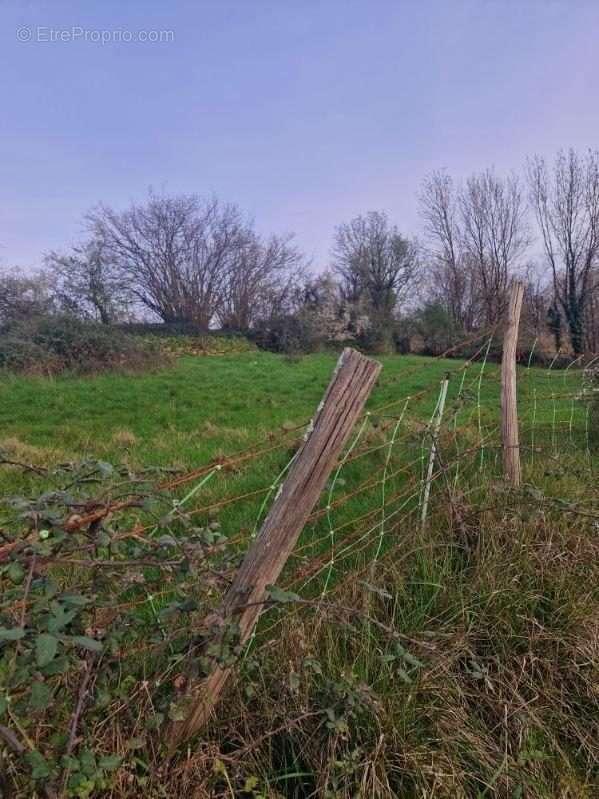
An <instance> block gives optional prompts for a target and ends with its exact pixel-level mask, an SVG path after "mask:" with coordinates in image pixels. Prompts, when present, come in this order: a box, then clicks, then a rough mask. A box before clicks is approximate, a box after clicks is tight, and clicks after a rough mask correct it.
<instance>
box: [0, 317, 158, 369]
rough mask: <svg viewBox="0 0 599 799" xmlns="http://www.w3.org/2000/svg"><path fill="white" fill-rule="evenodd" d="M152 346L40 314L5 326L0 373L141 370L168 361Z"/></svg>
mask: <svg viewBox="0 0 599 799" xmlns="http://www.w3.org/2000/svg"><path fill="white" fill-rule="evenodd" d="M164 357H165V354H164V353H162V351H161V350H160V349H159V347H158V346H157V345H155V344H153V343H152V342H148V341H147V340H146V341H142V340H141V339H139V338H134V337H133V336H129V335H127V334H126V333H123V332H122V331H121V330H119V329H117V328H114V327H110V326H107V325H101V324H98V323H95V322H89V321H84V320H81V319H77V318H76V317H73V316H68V315H49V316H38V317H33V318H31V319H26V320H25V319H20V320H18V321H16V322H12V323H8V324H6V325H4V327H3V329H2V330H1V331H0V369H5V370H7V371H14V372H24V373H28V374H45V375H49V374H56V373H59V372H62V371H74V372H82V373H90V372H98V371H103V370H105V369H124V370H138V369H147V368H150V367H152V366H154V365H158V364H163V363H164Z"/></svg>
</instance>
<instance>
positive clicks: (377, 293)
mask: <svg viewBox="0 0 599 799" xmlns="http://www.w3.org/2000/svg"><path fill="white" fill-rule="evenodd" d="M417 254H418V253H417V247H416V244H415V243H414V242H412V241H410V240H409V239H407V238H404V237H403V236H402V235H401V234H400V233H399V231H398V229H397V228H396V227H395V226H394V225H391V224H390V223H389V219H388V217H387V215H386V214H385V213H383V212H380V211H371V212H370V213H368V214H366V216H358V217H356V218H355V219H352V220H351V222H348V223H345V224H342V225H339V227H338V228H337V229H336V232H335V246H334V249H333V263H334V270H335V272H336V273H337V274H338V275H339V277H340V279H341V284H342V290H343V293H344V297H345V298H346V299H347V300H349V301H352V302H357V301H363V302H364V301H365V302H366V303H367V305H368V306H369V307H370V308H371V309H372V312H373V315H374V316H375V317H376V318H377V319H378V320H383V319H387V318H389V317H390V316H391V315H392V314H393V312H394V310H395V309H396V306H397V304H398V303H399V302H401V301H402V300H404V299H405V298H406V295H407V293H408V292H409V290H410V288H411V287H412V286H413V285H414V282H415V280H416V277H417V273H418V257H417Z"/></svg>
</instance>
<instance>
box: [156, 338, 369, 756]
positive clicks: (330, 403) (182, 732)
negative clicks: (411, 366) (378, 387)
mask: <svg viewBox="0 0 599 799" xmlns="http://www.w3.org/2000/svg"><path fill="white" fill-rule="evenodd" d="M380 369H381V365H380V364H379V363H377V362H376V361H372V360H370V359H369V358H366V357H364V356H363V355H361V354H360V353H359V352H356V351H355V350H352V349H345V350H343V353H342V354H341V357H340V358H339V361H338V363H337V367H336V369H335V372H334V373H333V377H332V378H331V382H330V383H329V386H328V388H327V390H326V393H325V396H324V398H323V400H322V402H321V404H320V405H319V408H318V411H317V414H316V417H315V419H314V421H313V423H312V424H311V426H310V430H309V432H308V434H307V435H306V438H305V440H304V443H303V445H302V447H301V449H300V451H299V452H298V455H297V457H296V458H295V460H294V462H293V465H292V466H291V469H290V470H289V474H288V476H287V479H286V480H285V482H284V484H283V486H282V488H281V490H280V493H279V494H278V496H277V498H276V499H275V501H274V503H273V505H272V508H271V510H270V512H269V514H268V516H267V517H266V519H265V521H264V524H263V525H262V529H261V530H260V533H259V534H258V536H257V537H256V538H255V539H254V540H253V542H252V544H251V546H250V548H249V550H248V552H247V554H246V556H245V559H244V561H243V563H242V564H241V566H240V568H239V570H238V572H237V574H236V576H235V578H234V580H233V583H232V584H231V586H230V588H229V590H228V591H227V594H226V595H225V598H224V600H223V604H222V607H221V608H220V610H219V612H218V614H216V616H215V618H217V619H218V624H219V626H220V630H221V632H220V635H223V634H224V633H225V631H226V627H227V625H228V624H230V623H231V622H232V621H234V622H235V623H236V625H237V631H238V632H237V634H238V641H239V643H240V644H243V643H244V642H245V641H247V640H248V638H249V636H250V634H251V632H252V630H253V628H254V626H255V624H256V622H257V621H258V617H259V616H260V613H261V611H262V608H263V603H264V601H265V600H266V599H267V593H268V592H267V590H266V586H267V585H272V584H275V583H276V582H277V579H278V577H279V575H280V573H281V571H282V569H283V567H284V566H285V563H286V561H287V558H288V557H289V555H290V554H291V552H292V550H293V547H294V546H295V543H296V541H297V539H298V537H299V535H300V533H301V531H302V529H303V527H304V525H305V523H306V521H307V519H308V516H309V515H310V513H311V512H312V510H313V508H314V506H315V505H316V502H317V501H318V498H319V496H320V494H321V492H322V490H323V489H324V487H325V484H326V481H327V480H328V478H329V475H330V473H331V471H332V469H333V467H334V466H335V463H336V462H337V459H338V457H339V455H340V454H341V451H342V449H343V447H344V446H345V444H346V442H347V440H348V438H349V436H350V433H351V431H352V429H353V427H354V424H355V422H356V420H357V419H358V417H359V416H360V413H361V412H362V409H363V407H364V404H365V402H366V400H367V398H368V395H369V394H370V391H371V389H372V387H373V386H374V383H375V381H376V379H377V376H378V374H379V372H380ZM216 643H217V644H218V643H219V641H218V636H217V641H216ZM230 673H231V667H224V666H220V665H219V664H218V662H217V660H216V659H213V660H212V661H211V672H210V674H209V675H208V676H207V677H206V678H205V679H204V680H202V681H201V682H199V683H195V684H193V685H192V686H191V689H190V691H189V701H188V703H187V706H186V709H185V712H186V717H185V718H184V720H183V721H176V722H173V723H172V724H171V725H170V727H169V729H168V730H167V737H168V743H169V747H170V751H171V752H173V751H174V749H176V748H177V747H178V746H179V745H180V744H181V743H183V742H184V741H186V740H187V739H188V738H189V737H190V736H191V735H193V734H194V733H195V732H197V731H198V730H199V729H200V727H201V726H202V725H203V724H204V723H205V722H206V720H207V719H208V717H209V715H210V712H211V710H212V708H213V707H214V705H215V704H216V702H217V701H218V698H219V696H220V694H221V692H222V690H223V687H224V685H225V683H226V681H227V679H228V677H229V675H230Z"/></svg>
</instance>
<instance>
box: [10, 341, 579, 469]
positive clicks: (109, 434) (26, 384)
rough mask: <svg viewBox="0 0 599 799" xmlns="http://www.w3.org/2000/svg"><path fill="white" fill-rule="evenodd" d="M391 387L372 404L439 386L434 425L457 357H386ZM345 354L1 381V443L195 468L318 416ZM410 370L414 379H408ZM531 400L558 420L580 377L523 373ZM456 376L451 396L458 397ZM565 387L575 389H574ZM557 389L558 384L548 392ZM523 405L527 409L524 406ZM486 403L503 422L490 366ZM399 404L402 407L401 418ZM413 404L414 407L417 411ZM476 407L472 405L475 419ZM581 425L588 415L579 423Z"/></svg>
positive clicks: (420, 407)
mask: <svg viewBox="0 0 599 799" xmlns="http://www.w3.org/2000/svg"><path fill="white" fill-rule="evenodd" d="M380 360H381V362H382V363H383V372H382V376H381V385H380V386H379V387H377V388H376V390H375V391H374V392H373V394H372V397H371V399H370V402H369V405H368V407H369V408H371V409H373V410H375V409H376V407H379V406H382V405H386V404H387V403H389V402H392V401H397V402H398V403H399V401H400V400H402V399H404V398H406V397H407V396H409V395H413V394H416V393H417V392H419V391H421V390H423V389H426V388H429V387H431V388H432V390H431V391H430V392H429V394H428V395H427V396H426V397H425V398H423V399H422V400H420V401H418V402H415V403H414V404H413V406H411V407H410V409H409V411H410V413H412V414H413V415H414V417H416V418H420V419H422V420H427V419H428V418H429V417H430V414H431V412H432V410H433V408H434V405H435V402H436V398H437V396H436V390H435V385H436V384H438V382H439V381H440V380H441V379H442V378H443V376H444V375H445V373H446V372H447V371H448V370H456V369H459V368H460V366H461V362H460V361H456V360H436V359H429V358H422V357H419V356H387V357H382V358H381V359H380ZM335 361H336V356H335V355H332V354H322V355H310V356H306V357H304V358H302V359H300V360H299V361H291V360H289V359H286V358H284V357H281V356H278V355H273V354H270V353H264V352H252V353H243V354H239V355H232V356H224V357H220V358H194V357H184V358H181V359H180V360H179V361H178V363H177V364H176V366H174V367H173V368H168V369H164V370H162V371H158V372H152V373H149V374H137V375H122V374H102V375H98V376H97V377H92V378H90V377H57V378H53V379H42V378H27V377H21V378H17V377H14V378H4V379H2V380H0V430H1V434H0V445H1V444H2V442H6V441H7V440H8V441H9V442H11V441H12V444H13V446H16V445H17V443H18V442H20V443H21V444H22V445H23V454H27V453H28V452H29V454H31V456H32V457H35V455H36V451H37V455H38V458H43V456H44V455H47V456H48V457H50V458H51V459H53V460H55V459H60V458H78V457H86V456H93V457H103V458H105V459H107V460H120V459H122V458H126V459H127V460H128V461H130V462H131V463H133V464H137V465H144V464H155V465H164V466H166V465H168V466H177V467H180V468H186V469H191V468H195V467H197V466H198V465H200V464H203V463H205V462H207V461H208V460H209V459H210V458H211V457H212V456H213V455H214V454H215V453H219V452H231V451H235V450H239V449H243V448H244V447H245V446H247V445H249V444H250V443H252V442H253V441H256V440H258V439H259V438H260V437H261V436H262V435H263V434H264V433H265V432H266V431H269V430H276V429H277V428H280V427H281V426H282V425H284V424H290V425H292V424H297V423H299V422H302V421H303V420H307V419H309V418H310V417H311V416H312V415H313V413H314V411H315V408H316V406H317V404H318V402H319V401H320V399H321V397H322V393H323V390H324V388H325V387H326V385H327V383H328V381H329V379H330V376H331V371H332V369H333V367H334V364H335ZM480 368H481V367H480V364H476V363H475V364H472V365H471V366H470V368H469V371H468V376H467V382H466V386H467V387H469V390H470V392H472V393H473V394H475V393H476V390H477V379H478V374H479V370H480ZM404 373H405V377H404ZM522 375H523V379H522V388H521V392H522V397H523V398H524V403H525V405H526V408H525V410H526V412H527V413H530V411H531V396H532V388H531V387H536V388H537V390H538V394H539V407H538V414H537V421H538V422H539V423H546V424H547V423H549V422H550V421H551V417H552V408H551V405H550V401H549V399H550V390H553V391H555V392H556V393H558V394H559V393H560V392H562V391H563V390H564V387H565V388H566V390H569V389H570V388H571V387H572V386H578V384H579V377H578V376H577V374H576V373H574V374H572V375H570V376H566V377H565V378H564V376H563V373H562V374H559V373H554V376H553V377H551V379H550V380H548V379H547V372H546V370H543V371H542V370H531V375H532V378H531V377H530V376H527V373H526V372H525V371H524V370H523V371H522ZM459 379H460V378H459V376H458V377H456V378H454V379H453V380H452V383H451V388H450V398H451V397H452V396H455V394H456V393H457V389H458V384H459ZM564 383H565V386H564ZM548 385H549V388H548ZM524 403H523V404H524ZM481 405H482V408H483V414H484V416H485V418H486V419H488V420H495V419H497V415H498V406H499V384H498V367H497V366H496V365H495V364H490V363H489V364H487V365H486V368H485V377H484V379H483V381H482V390H481ZM569 407H570V406H569V403H568V401H564V400H560V401H558V414H559V420H562V421H564V420H567V419H568V418H569ZM398 408H399V405H398V406H396V407H395V408H394V409H393V411H390V412H397V410H398ZM412 408H413V410H412ZM473 412H474V411H473V402H471V403H470V413H471V414H472V413H473ZM576 421H577V424H578V423H579V421H580V420H579V419H577V420H576Z"/></svg>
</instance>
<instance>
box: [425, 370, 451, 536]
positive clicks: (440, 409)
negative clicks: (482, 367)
mask: <svg viewBox="0 0 599 799" xmlns="http://www.w3.org/2000/svg"><path fill="white" fill-rule="evenodd" d="M448 387H449V377H446V378H445V379H444V380H442V381H441V391H440V393H439V400H438V402H437V414H436V417H435V419H434V420H432V437H433V443H432V445H431V452H430V455H429V459H428V469H427V472H426V482H425V484H424V497H423V500H422V513H421V516H420V528H421V530H422V531H423V532H424V530H425V528H426V516H427V513H428V502H429V499H430V495H431V485H432V482H433V469H434V467H435V460H436V459H437V439H438V438H439V430H440V429H441V421H442V420H443V413H444V412H445V401H446V399H447V389H448Z"/></svg>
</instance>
